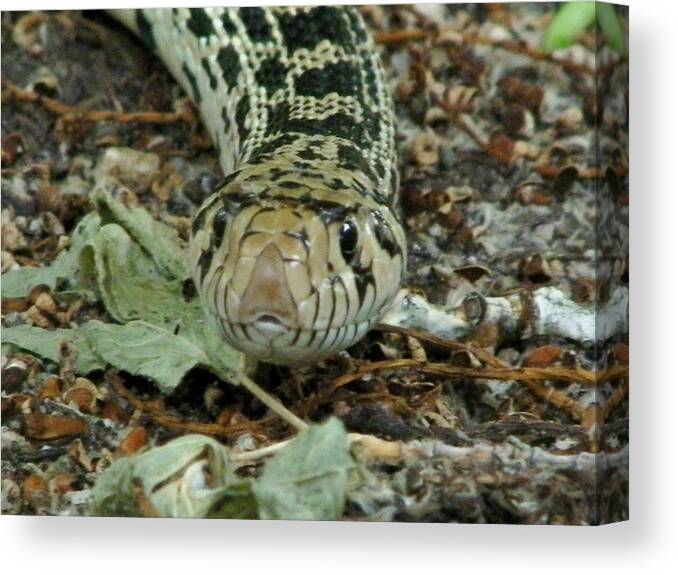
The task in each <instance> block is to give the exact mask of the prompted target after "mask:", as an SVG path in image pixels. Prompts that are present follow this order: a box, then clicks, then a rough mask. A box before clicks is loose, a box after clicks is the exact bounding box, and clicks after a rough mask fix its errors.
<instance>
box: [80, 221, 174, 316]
mask: <svg viewBox="0 0 678 575" xmlns="http://www.w3.org/2000/svg"><path fill="white" fill-rule="evenodd" d="M80 270H81V277H82V282H83V283H84V284H85V285H88V286H89V287H90V288H92V289H96V290H97V292H98V294H99V297H100V299H101V300H102V301H103V303H104V305H105V306H106V310H107V311H108V313H110V314H111V315H112V316H113V318H114V319H115V320H117V321H119V322H121V323H124V322H127V321H133V320H138V319H141V320H145V321H149V322H151V323H154V324H156V325H162V326H165V327H169V325H170V324H171V323H172V322H173V321H174V319H175V317H176V304H177V303H178V304H179V305H181V304H182V303H183V301H182V297H181V283H180V282H179V281H177V280H169V279H168V278H166V277H163V276H162V275H161V274H160V272H159V271H158V269H157V268H156V266H155V264H154V263H153V260H152V259H151V258H150V257H149V256H148V255H146V253H145V252H144V251H143V250H142V249H141V248H140V247H139V245H138V244H137V243H135V242H134V241H133V240H132V238H131V237H130V236H129V235H128V233H127V232H126V231H125V230H124V229H123V228H122V227H121V226H119V225H117V224H107V225H105V226H103V227H102V228H101V229H100V230H99V232H98V233H97V235H96V236H95V237H94V238H93V239H92V240H91V241H90V242H89V243H88V244H87V246H85V248H84V249H83V250H82V252H81V254H80Z"/></svg>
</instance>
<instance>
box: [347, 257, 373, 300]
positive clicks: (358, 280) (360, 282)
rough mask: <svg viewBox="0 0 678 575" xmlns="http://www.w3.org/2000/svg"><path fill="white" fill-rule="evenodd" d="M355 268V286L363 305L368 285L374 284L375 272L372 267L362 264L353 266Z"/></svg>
mask: <svg viewBox="0 0 678 575" xmlns="http://www.w3.org/2000/svg"><path fill="white" fill-rule="evenodd" d="M351 267H352V268H353V273H354V276H353V277H354V278H355V288H356V291H357V292H358V301H359V302H360V305H361V306H362V305H363V302H364V301H365V294H366V293H367V287H368V286H369V285H372V286H374V274H373V273H372V270H370V268H363V267H361V266H360V264H356V265H353V266H351Z"/></svg>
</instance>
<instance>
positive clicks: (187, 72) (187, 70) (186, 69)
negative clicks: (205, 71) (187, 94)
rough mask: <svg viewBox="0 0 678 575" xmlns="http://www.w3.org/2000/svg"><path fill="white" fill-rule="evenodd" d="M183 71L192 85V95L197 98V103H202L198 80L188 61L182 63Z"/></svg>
mask: <svg viewBox="0 0 678 575" xmlns="http://www.w3.org/2000/svg"><path fill="white" fill-rule="evenodd" d="M181 71H182V72H183V73H184V76H186V79H187V80H188V83H189V84H190V85H191V92H193V94H192V96H193V99H194V100H195V103H196V104H200V101H201V100H202V96H201V95H200V90H199V89H198V82H197V81H196V79H195V76H194V75H193V72H191V70H190V68H189V67H188V66H187V65H186V62H184V63H183V64H182V65H181Z"/></svg>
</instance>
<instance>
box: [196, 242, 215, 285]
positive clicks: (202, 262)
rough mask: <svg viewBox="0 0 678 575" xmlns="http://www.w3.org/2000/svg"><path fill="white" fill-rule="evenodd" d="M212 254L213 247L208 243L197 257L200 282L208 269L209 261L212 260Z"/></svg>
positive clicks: (203, 279)
mask: <svg viewBox="0 0 678 575" xmlns="http://www.w3.org/2000/svg"><path fill="white" fill-rule="evenodd" d="M213 255H214V247H213V246H212V245H210V247H209V248H208V249H206V250H205V251H204V252H202V253H201V254H200V257H199V258H198V269H199V270H200V283H201V284H202V283H203V282H204V281H205V275H207V271H208V270H209V269H210V263H211V262H212V256H213Z"/></svg>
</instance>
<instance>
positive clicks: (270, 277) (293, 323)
mask: <svg viewBox="0 0 678 575" xmlns="http://www.w3.org/2000/svg"><path fill="white" fill-rule="evenodd" d="M239 316H240V321H241V322H242V323H243V324H255V325H258V326H264V327H265V329H266V331H271V332H279V331H284V330H285V329H286V328H288V329H289V328H296V327H297V326H298V323H299V312H298V309H297V306H296V304H295V303H294V298H293V297H292V293H291V292H290V288H289V285H288V282H287V276H286V274H285V261H284V258H283V255H282V253H281V252H280V248H278V246H277V245H276V244H275V243H274V242H271V243H269V244H268V245H267V246H266V247H265V248H264V249H263V250H262V252H261V253H260V254H259V256H258V257H257V260H256V263H255V265H254V269H253V270H252V275H251V276H250V279H249V282H248V284H247V287H246V288H245V291H244V293H243V295H242V298H241V300H240V308H239Z"/></svg>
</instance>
